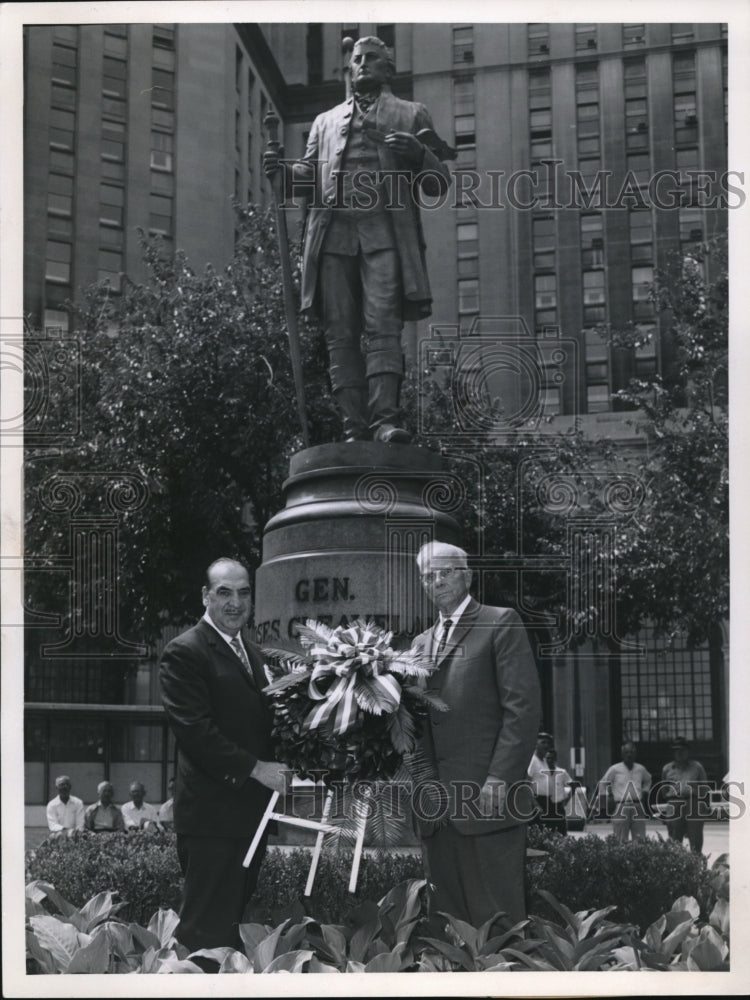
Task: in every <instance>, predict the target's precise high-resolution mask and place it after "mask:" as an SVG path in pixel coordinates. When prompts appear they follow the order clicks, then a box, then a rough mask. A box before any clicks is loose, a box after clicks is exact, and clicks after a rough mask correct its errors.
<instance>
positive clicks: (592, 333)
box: [584, 327, 612, 413]
mask: <svg viewBox="0 0 750 1000" xmlns="http://www.w3.org/2000/svg"><path fill="white" fill-rule="evenodd" d="M584 350H585V356H586V412H587V413H606V412H608V411H609V410H611V409H612V397H611V390H610V385H609V372H610V365H609V344H608V343H607V341H606V340H605V339H604V338H603V337H602V335H601V333H600V331H599V330H597V329H596V328H595V327H589V328H588V329H585V330H584Z"/></svg>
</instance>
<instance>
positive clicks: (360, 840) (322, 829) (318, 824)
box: [242, 789, 368, 896]
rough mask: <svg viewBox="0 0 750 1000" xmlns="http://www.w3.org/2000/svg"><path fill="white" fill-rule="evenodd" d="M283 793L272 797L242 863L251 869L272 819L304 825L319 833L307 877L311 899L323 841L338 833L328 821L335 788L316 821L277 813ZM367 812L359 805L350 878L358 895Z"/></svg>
mask: <svg viewBox="0 0 750 1000" xmlns="http://www.w3.org/2000/svg"><path fill="white" fill-rule="evenodd" d="M279 794H280V793H279V792H273V794H272V795H271V798H270V799H269V801H268V805H267V807H266V811H265V813H264V814H263V819H262V820H261V821H260V824H259V825H258V829H257V830H256V831H255V836H254V837H253V841H252V843H251V844H250V847H249V848H248V852H247V854H246V855H245V860H244V861H243V862H242V864H243V866H244V867H245V868H248V867H249V866H250V862H251V861H252V860H253V856H254V855H255V852H256V851H257V850H258V844H259V843H260V841H261V838H262V836H263V834H264V833H265V830H266V827H267V826H268V824H269V823H270V822H271V821H272V820H276V822H277V823H286V824H287V825H288V826H300V827H304V828H305V829H307V830H317V831H318V836H317V837H316V838H315V847H314V849H313V856H312V862H311V864H310V873H309V875H308V876H307V883H306V885H305V895H306V896H309V895H310V894H311V893H312V888H313V882H314V881H315V873H316V872H317V870H318V862H319V861H320V852H321V851H322V849H323V840H324V838H325V835H326V834H327V833H335V832H336V829H337V827H335V826H332V825H331V824H330V823H328V822H326V821H327V819H328V817H329V815H330V812H331V806H332V804H333V789H329V791H328V793H327V794H326V798H325V802H324V803H323V812H322V814H321V817H320V819H319V820H316V819H303V818H302V817H299V816H288V815H287V814H286V813H280V812H276V811H275V808H276V803H277V802H278V799H279ZM367 815H368V813H367V810H366V809H364V808H361V809H357V808H356V806H355V825H356V831H357V837H356V841H355V844H354V856H353V858H352V870H351V874H350V876H349V892H355V891H356V888H357V878H358V876H359V865H360V862H361V860H362V852H363V850H364V844H365V828H366V826H367Z"/></svg>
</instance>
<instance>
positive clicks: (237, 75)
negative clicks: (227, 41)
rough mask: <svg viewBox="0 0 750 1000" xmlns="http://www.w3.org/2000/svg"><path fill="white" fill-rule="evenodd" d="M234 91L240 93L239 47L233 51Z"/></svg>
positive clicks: (240, 50)
mask: <svg viewBox="0 0 750 1000" xmlns="http://www.w3.org/2000/svg"><path fill="white" fill-rule="evenodd" d="M234 89H235V90H236V91H237V93H238V94H241V93H242V49H241V48H240V47H239V45H237V46H235V50H234Z"/></svg>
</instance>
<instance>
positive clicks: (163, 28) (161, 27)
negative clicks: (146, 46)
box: [153, 24, 174, 49]
mask: <svg viewBox="0 0 750 1000" xmlns="http://www.w3.org/2000/svg"><path fill="white" fill-rule="evenodd" d="M153 41H154V48H160V49H174V26H173V25H171V24H155V25H154V34H153Z"/></svg>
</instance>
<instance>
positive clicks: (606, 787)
mask: <svg viewBox="0 0 750 1000" xmlns="http://www.w3.org/2000/svg"><path fill="white" fill-rule="evenodd" d="M636 752H637V748H636V745H635V743H633V742H632V740H626V741H625V743H623V744H622V746H621V747H620V753H621V754H622V760H621V761H619V762H618V763H617V764H613V765H612V766H611V767H610V768H608V769H607V771H606V772H605V774H604V776H603V777H602V779H601V781H600V782H599V793H600V795H605V796H606V799H607V815H608V816H611V817H612V832H613V834H614V835H615V837H616V838H617V840H619V841H620V843H623V844H624V843H625V841H626V840H628V839H629V838H630V837H632V838H633V840H635V838H636V837H645V836H646V816H647V815H648V808H647V807H648V793H649V792H650V791H651V775H650V774H649V772H648V771H647V770H646V768H645V767H643V765H642V764H636V762H635V757H636Z"/></svg>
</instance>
